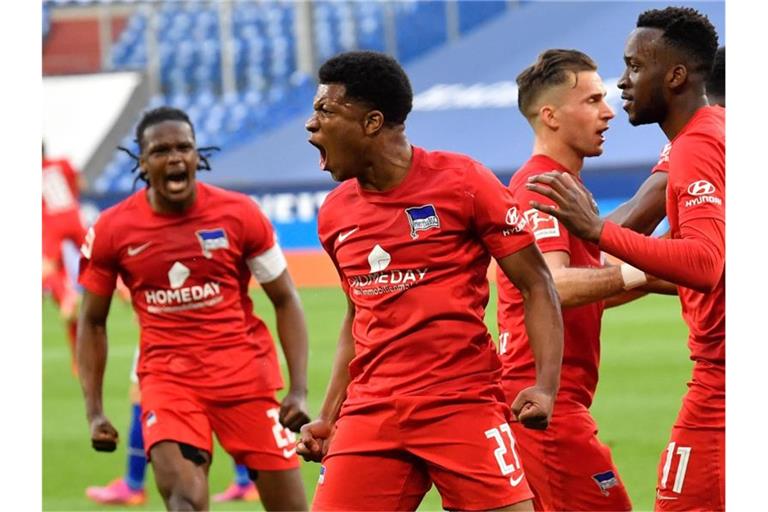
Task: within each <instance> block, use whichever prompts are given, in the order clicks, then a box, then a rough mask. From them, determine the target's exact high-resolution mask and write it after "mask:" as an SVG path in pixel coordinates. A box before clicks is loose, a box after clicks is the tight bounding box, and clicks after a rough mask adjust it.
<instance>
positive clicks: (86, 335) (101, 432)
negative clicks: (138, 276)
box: [76, 290, 118, 452]
mask: <svg viewBox="0 0 768 512" xmlns="http://www.w3.org/2000/svg"><path fill="white" fill-rule="evenodd" d="M111 303H112V296H111V295H110V296H108V297H105V296H101V295H96V294H93V293H91V292H89V291H88V290H85V291H84V293H83V302H82V306H81V307H80V320H79V323H78V328H77V348H76V350H77V368H78V372H79V375H80V386H81V387H82V389H83V396H84V397H85V415H86V418H87V419H88V425H89V427H90V430H91V444H92V446H93V448H94V449H95V450H97V451H104V452H112V451H114V450H115V448H116V447H117V441H118V434H117V429H115V427H114V426H112V423H110V421H109V419H108V418H107V417H106V416H105V415H104V410H103V406H102V383H103V381H104V369H105V368H106V365H107V315H108V314H109V307H110V304H111Z"/></svg>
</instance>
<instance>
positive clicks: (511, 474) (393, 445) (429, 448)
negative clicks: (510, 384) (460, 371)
mask: <svg viewBox="0 0 768 512" xmlns="http://www.w3.org/2000/svg"><path fill="white" fill-rule="evenodd" d="M509 417H510V411H509V407H508V406H507V405H506V404H503V403H500V402H491V401H478V400H474V401H469V400H463V401H458V402H457V401H456V399H446V398H444V397H405V398H394V399H387V400H386V401H382V402H378V403H371V404H369V405H366V406H363V407H356V408H355V409H354V411H353V412H348V411H343V412H342V416H341V417H340V418H339V420H338V421H337V422H336V426H335V429H334V434H333V439H332V440H331V444H330V448H329V452H328V454H327V455H326V457H325V459H323V467H322V468H321V471H320V479H319V480H318V484H317V490H316V492H315V499H314V503H313V504H312V508H313V509H314V510H415V509H416V508H417V507H418V505H419V503H420V502H421V500H422V498H423V497H424V494H426V492H427V491H428V490H429V488H430V487H431V484H432V483H434V484H435V486H436V487H437V489H438V491H439V492H440V495H441V496H442V499H443V507H444V508H446V509H453V510H457V509H461V510H489V509H497V508H501V507H504V506H507V505H511V504H513V503H518V502H521V501H525V500H528V499H531V498H532V497H533V494H532V493H531V491H530V489H529V487H528V483H527V482H526V480H525V475H524V474H523V469H522V466H521V464H520V459H519V457H518V455H517V452H516V449H515V440H514V437H513V436H512V432H511V430H510V428H509V424H508V421H509Z"/></svg>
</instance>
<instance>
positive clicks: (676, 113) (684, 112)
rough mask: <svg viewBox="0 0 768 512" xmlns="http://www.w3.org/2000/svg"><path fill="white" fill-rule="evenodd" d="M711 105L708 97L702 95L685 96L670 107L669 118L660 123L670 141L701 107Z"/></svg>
mask: <svg viewBox="0 0 768 512" xmlns="http://www.w3.org/2000/svg"><path fill="white" fill-rule="evenodd" d="M707 105H709V103H708V102H707V97H706V96H705V95H704V94H703V93H701V94H695V95H689V96H683V97H681V98H680V99H679V100H678V101H676V102H675V103H672V104H671V105H670V106H669V110H668V111H667V117H666V118H665V119H664V121H662V122H661V123H659V126H661V129H662V130H663V131H664V134H665V135H666V136H667V138H668V139H669V140H672V139H674V138H675V137H677V134H678V133H680V130H682V129H683V128H684V127H685V125H686V124H688V121H690V120H691V118H692V117H693V116H694V115H695V114H696V112H698V110H699V109H700V108H701V107H706V106H707Z"/></svg>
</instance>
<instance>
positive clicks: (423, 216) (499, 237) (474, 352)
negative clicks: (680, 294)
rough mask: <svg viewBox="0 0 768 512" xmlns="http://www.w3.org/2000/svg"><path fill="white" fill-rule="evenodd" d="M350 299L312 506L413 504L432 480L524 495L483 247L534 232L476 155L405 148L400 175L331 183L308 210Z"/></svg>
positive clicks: (461, 496)
mask: <svg viewBox="0 0 768 512" xmlns="http://www.w3.org/2000/svg"><path fill="white" fill-rule="evenodd" d="M318 230H319V235H320V241H321V243H322V245H323V248H324V249H325V250H326V251H327V252H328V254H329V255H330V257H331V259H332V260H333V263H334V264H335V265H336V268H337V270H338V272H339V276H340V278H341V285H342V287H343V289H344V291H345V292H346V293H347V295H348V296H349V298H350V300H351V301H352V302H353V303H354V307H355V318H354V323H353V325H352V335H353V338H354V340H355V357H354V359H353V360H352V362H351V363H350V365H349V372H350V378H351V382H350V385H349V387H348V389H347V396H346V400H345V402H344V405H343V407H342V409H341V412H340V415H339V419H338V421H337V422H336V427H335V428H336V430H335V432H334V436H333V440H332V441H331V445H330V448H329V452H328V455H327V456H326V457H325V459H324V460H323V469H322V470H321V478H320V480H319V481H318V487H317V492H316V495H315V501H314V505H313V506H314V508H316V509H319V510H326V509H352V510H371V509H375V510H402V509H410V510H413V509H415V508H416V506H418V503H419V502H420V501H421V498H422V497H423V495H424V493H426V491H427V490H428V489H429V487H430V483H431V482H434V483H435V485H436V486H437V487H438V490H439V491H440V494H441V496H442V498H443V506H444V507H445V508H446V509H464V510H479V509H494V508H499V507H502V506H505V505H509V504H511V503H516V502H519V501H523V500H526V499H529V498H531V496H532V495H531V493H530V490H529V488H528V485H527V483H526V481H525V478H524V475H523V471H522V468H521V465H520V460H519V458H518V456H517V453H516V450H515V445H514V438H513V436H512V433H511V430H510V428H509V424H508V422H509V420H510V417H511V413H510V409H509V406H508V405H507V404H506V403H505V401H504V395H503V391H502V388H501V384H500V381H499V379H500V376H501V362H500V361H499V358H498V356H497V354H496V351H495V348H494V345H493V340H492V339H491V336H490V334H489V333H488V330H487V328H486V327H485V324H484V322H483V317H484V313H485V306H486V304H487V302H488V282H487V279H486V272H487V267H488V264H489V262H490V257H491V256H493V257H495V258H497V259H499V258H502V257H504V256H508V255H509V254H512V253H514V252H516V251H518V250H520V249H522V248H524V247H526V246H528V245H530V244H531V243H533V236H532V235H531V233H530V232H529V231H528V230H527V229H526V227H525V223H524V221H522V216H521V215H520V214H519V210H518V207H517V204H516V203H515V201H514V200H513V198H512V195H511V193H510V192H509V191H508V190H507V189H506V188H505V187H504V186H503V185H502V184H501V183H500V182H499V180H498V179H497V178H496V177H495V176H494V175H493V174H492V173H491V172H490V171H489V170H488V169H486V168H485V167H483V166H482V165H481V164H479V163H477V162H475V161H473V160H471V159H470V158H468V157H466V156H463V155H458V154H454V153H447V152H427V151H425V150H423V149H421V148H418V147H414V148H413V158H412V162H411V167H410V169H409V171H408V174H407V175H406V177H405V179H404V180H403V181H402V183H400V184H399V185H398V186H397V187H395V188H393V189H391V190H388V191H385V192H376V191H369V190H364V189H362V188H361V187H360V185H359V183H358V181H357V180H349V181H346V182H344V183H342V184H341V185H339V187H337V188H336V189H335V190H334V191H333V192H332V193H331V194H330V195H329V196H328V197H327V199H326V200H325V203H324V204H323V206H322V207H321V209H320V213H319V216H318Z"/></svg>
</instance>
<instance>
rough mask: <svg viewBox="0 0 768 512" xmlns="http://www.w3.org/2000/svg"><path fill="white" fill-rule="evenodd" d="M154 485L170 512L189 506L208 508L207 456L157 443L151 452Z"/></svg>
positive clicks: (184, 447) (174, 444)
mask: <svg viewBox="0 0 768 512" xmlns="http://www.w3.org/2000/svg"><path fill="white" fill-rule="evenodd" d="M150 458H151V460H152V471H153V472H154V474H155V483H156V484H157V488H158V490H159V491H160V494H161V495H162V497H163V499H164V500H165V502H166V506H167V507H168V508H171V509H175V508H178V507H183V506H184V504H189V505H192V506H193V507H194V508H195V509H196V510H203V509H205V508H207V506H208V469H209V468H210V464H211V455H210V452H205V451H203V450H200V449H199V448H195V447H193V446H191V445H187V444H180V443H177V442H175V441H160V442H159V443H155V444H154V445H153V446H152V449H151V450H150Z"/></svg>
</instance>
